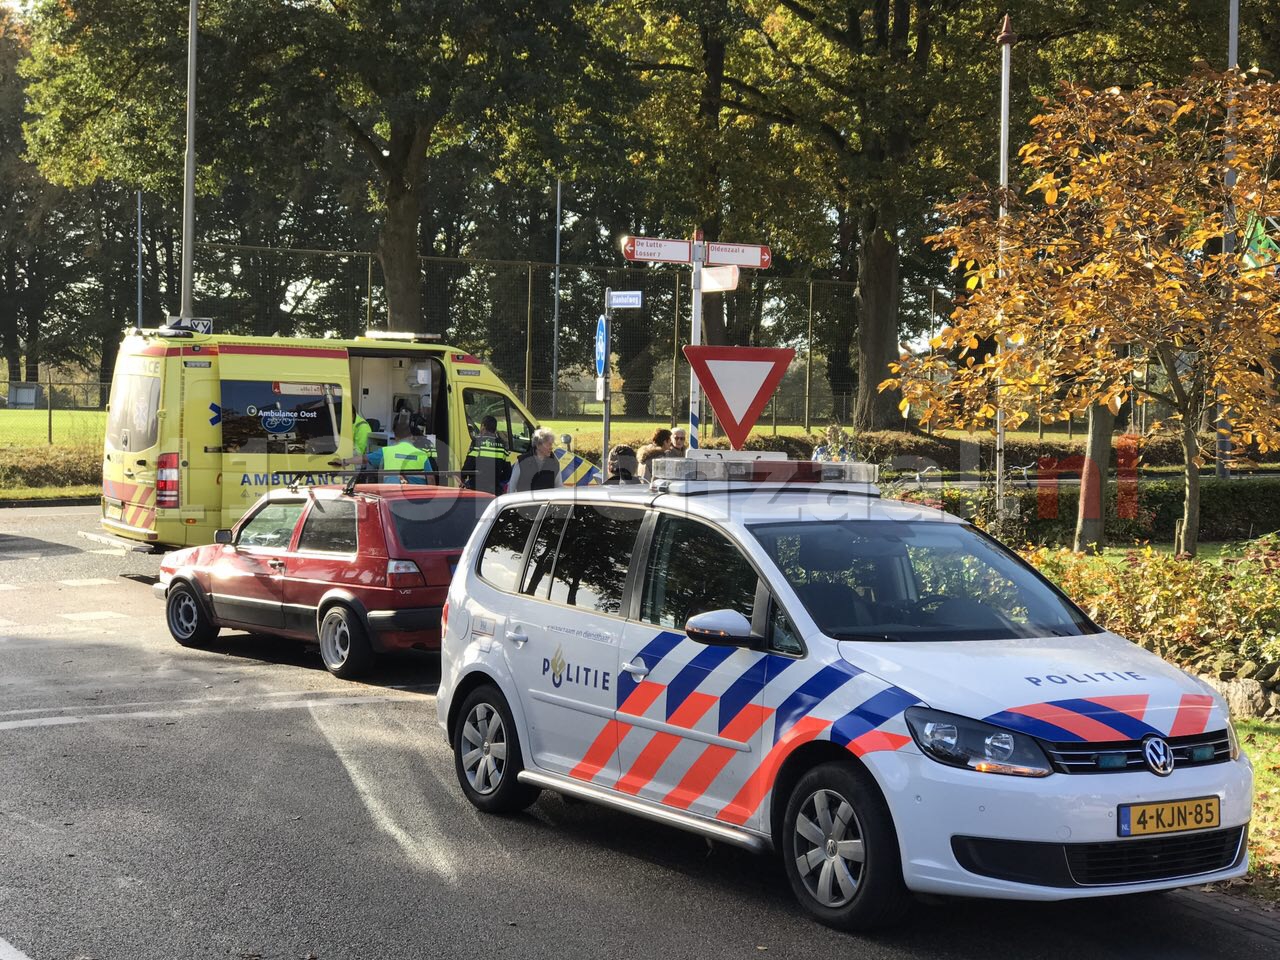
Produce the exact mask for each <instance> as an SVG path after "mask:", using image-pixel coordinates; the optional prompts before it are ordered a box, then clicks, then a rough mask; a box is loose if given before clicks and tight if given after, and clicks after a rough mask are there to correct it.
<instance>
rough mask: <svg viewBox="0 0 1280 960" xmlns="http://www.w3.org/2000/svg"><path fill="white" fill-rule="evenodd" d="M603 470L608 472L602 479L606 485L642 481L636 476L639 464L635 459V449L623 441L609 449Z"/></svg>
mask: <svg viewBox="0 0 1280 960" xmlns="http://www.w3.org/2000/svg"><path fill="white" fill-rule="evenodd" d="M605 470H606V471H607V473H608V477H607V478H606V479H605V481H604V482H605V484H606V485H609V484H615V483H616V484H626V483H641V482H642V481H641V480H640V478H639V477H638V476H636V474H638V473H639V472H640V464H639V461H637V460H636V451H635V449H634V448H632V447H629V446H627V445H626V444H625V443H620V444H618V445H617V446H616V447H614V448H613V449H612V450H610V451H609V458H608V460H606V461H605Z"/></svg>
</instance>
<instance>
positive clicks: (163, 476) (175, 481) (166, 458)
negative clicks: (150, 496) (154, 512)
mask: <svg viewBox="0 0 1280 960" xmlns="http://www.w3.org/2000/svg"><path fill="white" fill-rule="evenodd" d="M180 476H181V474H180V473H179V472H178V455H177V454H176V453H162V454H160V456H159V457H157V458H156V506H157V507H158V508H161V509H165V508H168V509H172V508H174V507H176V506H177V505H178V496H179V493H180V492H181V491H180V488H179V483H180V479H179V478H180Z"/></svg>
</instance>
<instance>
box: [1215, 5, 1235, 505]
mask: <svg viewBox="0 0 1280 960" xmlns="http://www.w3.org/2000/svg"><path fill="white" fill-rule="evenodd" d="M1229 10H1230V12H1229V13H1228V15H1227V69H1228V70H1235V69H1236V68H1237V67H1239V66H1240V62H1239V61H1240V0H1231V3H1230V8H1229ZM1234 113H1235V110H1234V108H1233V107H1231V106H1228V107H1227V142H1226V151H1227V164H1228V166H1227V172H1226V174H1225V176H1224V177H1223V182H1224V185H1225V186H1226V188H1227V206H1226V210H1225V211H1224V216H1223V221H1224V222H1223V227H1224V229H1223V231H1222V252H1223V254H1225V256H1226V258H1227V259H1228V260H1229V259H1230V257H1231V254H1232V253H1233V252H1234V251H1235V248H1236V214H1235V208H1234V206H1233V205H1232V203H1231V191H1232V190H1234V189H1235V185H1236V172H1235V170H1234V168H1232V167H1231V166H1230V163H1231V142H1232V137H1231V126H1232V123H1233V122H1234ZM1217 394H1218V398H1217V402H1216V404H1215V407H1216V409H1215V410H1214V414H1215V416H1214V424H1213V427H1214V430H1215V432H1216V433H1217V435H1218V436H1217V442H1216V443H1215V445H1214V450H1215V452H1216V453H1217V456H1216V457H1214V468H1213V472H1214V475H1215V476H1217V477H1219V478H1220V479H1223V480H1225V479H1227V478H1228V477H1230V476H1231V468H1230V467H1229V466H1228V465H1227V464H1228V463H1229V461H1230V458H1231V422H1230V421H1229V420H1228V419H1227V408H1226V404H1225V403H1223V401H1222V388H1221V387H1219V388H1218V390H1217Z"/></svg>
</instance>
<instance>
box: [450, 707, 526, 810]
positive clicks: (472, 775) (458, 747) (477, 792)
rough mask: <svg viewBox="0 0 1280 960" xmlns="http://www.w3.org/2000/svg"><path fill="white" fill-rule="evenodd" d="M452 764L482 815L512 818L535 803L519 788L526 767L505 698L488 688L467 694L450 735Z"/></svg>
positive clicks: (464, 791)
mask: <svg viewBox="0 0 1280 960" xmlns="http://www.w3.org/2000/svg"><path fill="white" fill-rule="evenodd" d="M453 761H454V763H453V765H454V769H455V770H456V771H457V774H458V783H459V785H461V787H462V792H463V793H464V794H466V796H467V799H468V800H470V801H471V803H472V805H474V806H475V807H477V808H478V809H480V810H483V811H484V812H485V813H515V812H516V811H519V810H523V809H524V808H525V807H527V806H529V805H530V804H532V803H533V802H534V801H535V800H537V799H538V793H539V792H540V791H538V790H537V789H536V788H534V787H530V786H528V785H527V784H523V783H520V781H519V779H518V778H519V775H520V771H521V770H523V769H524V762H523V760H522V758H521V755H520V738H519V736H518V735H517V734H516V725H515V722H514V721H513V720H512V719H511V709H510V708H509V707H508V706H507V701H506V698H504V697H503V696H502V693H501V692H500V691H499V690H498V688H497V687H493V686H490V685H488V684H486V685H485V686H483V687H477V688H476V689H474V690H472V691H471V694H470V696H468V697H467V699H466V700H464V701H463V703H462V709H461V710H459V711H458V722H457V724H456V725H455V726H454V730H453Z"/></svg>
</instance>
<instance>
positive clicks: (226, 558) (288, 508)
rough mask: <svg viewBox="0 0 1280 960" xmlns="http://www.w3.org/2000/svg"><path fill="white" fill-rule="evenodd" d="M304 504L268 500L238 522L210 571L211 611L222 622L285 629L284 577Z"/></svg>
mask: <svg viewBox="0 0 1280 960" xmlns="http://www.w3.org/2000/svg"><path fill="white" fill-rule="evenodd" d="M306 506H307V502H306V501H305V500H303V499H297V500H267V501H265V502H264V503H262V504H261V505H260V506H259V507H258V508H257V509H256V510H255V511H253V512H252V513H251V514H249V515H248V516H246V517H245V519H244V520H243V521H241V523H240V526H239V527H238V528H237V529H236V535H235V541H234V542H233V543H232V544H231V545H230V546H228V547H225V548H224V549H223V550H222V552H221V555H220V556H219V558H218V560H217V561H216V562H215V563H214V565H213V569H211V570H210V571H209V593H210V595H211V596H212V598H213V612H214V616H215V617H217V619H218V620H219V621H220V622H222V623H225V624H227V625H229V626H239V627H245V628H246V629H250V630H266V631H270V632H272V633H279V632H281V631H283V630H284V575H285V571H286V569H287V567H288V560H289V547H290V545H291V544H292V543H293V539H294V534H295V533H296V531H297V527H298V521H299V520H300V519H301V517H302V513H303V511H304V510H305V509H306Z"/></svg>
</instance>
